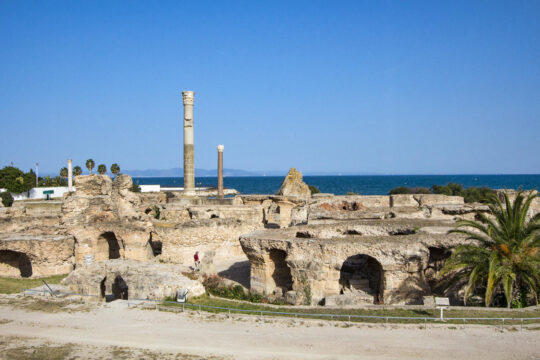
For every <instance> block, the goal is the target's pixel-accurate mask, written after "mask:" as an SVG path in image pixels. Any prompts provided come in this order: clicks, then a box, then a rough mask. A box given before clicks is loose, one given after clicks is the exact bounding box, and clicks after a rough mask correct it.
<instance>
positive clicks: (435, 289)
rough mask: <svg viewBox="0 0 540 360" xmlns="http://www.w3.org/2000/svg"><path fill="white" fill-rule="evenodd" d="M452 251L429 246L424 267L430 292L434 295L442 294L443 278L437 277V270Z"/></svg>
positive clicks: (442, 265)
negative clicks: (427, 257) (426, 262)
mask: <svg viewBox="0 0 540 360" xmlns="http://www.w3.org/2000/svg"><path fill="white" fill-rule="evenodd" d="M451 254H452V251H451V250H449V249H445V248H438V247H430V248H429V259H428V264H427V267H426V268H425V269H424V277H425V278H426V280H427V282H428V284H429V287H430V288H431V292H432V293H433V294H436V295H443V291H444V279H439V272H440V271H441V269H442V268H443V267H444V264H445V263H446V260H447V259H448V258H449V257H450V255H451Z"/></svg>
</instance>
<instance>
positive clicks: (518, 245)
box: [441, 191, 540, 307]
mask: <svg viewBox="0 0 540 360" xmlns="http://www.w3.org/2000/svg"><path fill="white" fill-rule="evenodd" d="M535 197H536V194H534V193H531V194H529V195H528V196H525V195H524V194H523V192H522V191H518V192H517V194H516V197H515V199H514V201H513V203H512V202H511V201H510V198H509V195H508V193H506V192H505V193H504V202H503V201H501V200H500V199H499V198H498V197H496V196H495V195H492V196H491V198H490V201H491V202H490V203H489V208H490V211H491V214H489V215H485V214H482V213H478V215H477V216H478V221H472V220H462V221H459V222H458V223H457V224H456V228H455V229H453V230H450V233H459V234H464V235H466V236H467V238H468V239H470V240H474V241H475V242H476V244H469V245H461V246H458V247H457V248H456V249H454V251H453V253H452V255H451V256H450V258H449V259H448V260H447V261H446V264H445V265H444V267H443V269H442V271H441V276H444V275H449V276H451V277H452V279H453V280H454V281H460V280H462V281H465V280H466V281H467V285H466V287H465V292H464V295H463V300H464V303H465V304H466V303H467V300H468V298H469V296H471V295H472V294H474V293H478V292H481V291H482V290H483V291H484V302H485V305H486V306H490V305H491V304H492V303H493V302H494V298H495V297H496V296H497V295H498V294H501V293H502V294H503V295H504V299H505V300H506V306H507V307H511V306H513V307H523V306H526V305H527V304H528V303H530V302H532V301H530V300H533V301H534V302H535V303H536V304H538V294H539V289H540V213H539V214H536V215H535V216H533V217H532V218H530V219H529V220H527V212H528V210H529V207H530V205H531V202H532V201H533V200H534V198H535Z"/></svg>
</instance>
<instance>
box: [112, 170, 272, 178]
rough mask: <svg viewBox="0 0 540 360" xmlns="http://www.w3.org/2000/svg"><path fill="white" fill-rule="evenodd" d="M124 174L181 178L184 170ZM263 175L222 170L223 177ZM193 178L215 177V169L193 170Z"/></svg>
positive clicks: (135, 171)
mask: <svg viewBox="0 0 540 360" xmlns="http://www.w3.org/2000/svg"><path fill="white" fill-rule="evenodd" d="M122 173H124V174H129V175H131V176H132V177H182V176H184V169H182V168H172V169H162V170H158V169H148V170H124V171H122ZM262 175H263V174H261V173H258V172H253V171H246V170H240V169H227V168H225V169H223V176H262ZM195 176H198V177H216V176H217V169H212V170H208V169H195Z"/></svg>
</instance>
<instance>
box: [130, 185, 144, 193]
mask: <svg viewBox="0 0 540 360" xmlns="http://www.w3.org/2000/svg"><path fill="white" fill-rule="evenodd" d="M130 190H131V191H133V192H134V193H140V192H141V187H140V186H139V184H135V183H133V184H132V185H131V189H130Z"/></svg>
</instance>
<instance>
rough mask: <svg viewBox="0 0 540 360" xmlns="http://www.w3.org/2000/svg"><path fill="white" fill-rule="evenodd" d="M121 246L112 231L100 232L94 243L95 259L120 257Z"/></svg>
mask: <svg viewBox="0 0 540 360" xmlns="http://www.w3.org/2000/svg"><path fill="white" fill-rule="evenodd" d="M120 250H121V247H120V242H119V241H118V239H117V238H116V235H115V234H114V232H112V231H107V232H104V233H102V234H101V235H100V236H99V237H98V239H97V243H96V248H95V259H96V260H107V259H120V258H121V253H120Z"/></svg>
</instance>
